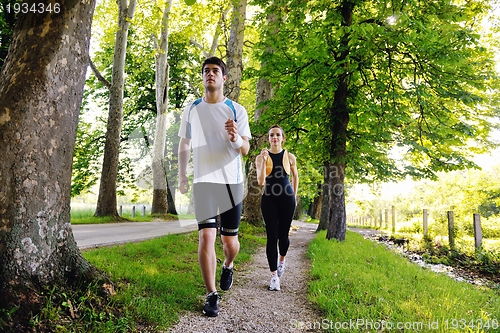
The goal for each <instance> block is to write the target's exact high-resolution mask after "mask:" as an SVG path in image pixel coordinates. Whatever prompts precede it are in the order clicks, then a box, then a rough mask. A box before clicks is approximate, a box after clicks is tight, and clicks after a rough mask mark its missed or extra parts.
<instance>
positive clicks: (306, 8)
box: [261, 0, 499, 240]
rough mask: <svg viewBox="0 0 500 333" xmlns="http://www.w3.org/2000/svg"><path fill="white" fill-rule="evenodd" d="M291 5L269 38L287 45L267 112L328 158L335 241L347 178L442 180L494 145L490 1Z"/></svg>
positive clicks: (273, 73) (279, 47) (306, 152)
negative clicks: (485, 21) (486, 35)
mask: <svg viewBox="0 0 500 333" xmlns="http://www.w3.org/2000/svg"><path fill="white" fill-rule="evenodd" d="M280 4H281V5H282V6H284V7H286V8H288V9H289V11H288V15H287V18H286V20H285V21H283V22H281V25H280V26H279V32H278V34H277V35H276V36H272V38H266V42H265V43H263V45H262V46H261V49H263V48H265V47H267V46H268V45H274V46H275V48H276V52H274V53H273V54H272V55H266V60H267V61H268V62H269V64H270V66H268V67H266V68H268V71H267V74H266V77H268V78H269V79H270V80H271V82H272V83H273V84H274V85H277V84H279V87H280V89H279V90H277V91H276V93H275V96H274V97H273V99H272V101H271V104H270V105H271V107H272V108H273V109H274V114H273V115H272V118H271V116H270V115H263V117H265V118H266V119H262V120H263V121H267V122H276V120H277V119H278V120H281V122H282V123H283V124H284V125H285V126H289V127H290V128H294V127H295V128H297V132H296V138H295V140H296V142H299V143H300V145H301V147H302V148H300V147H298V149H300V152H299V153H298V155H299V156H301V157H302V156H304V157H307V158H308V159H310V160H314V161H316V163H317V165H322V166H323V168H324V175H325V184H324V185H323V189H324V194H326V195H324V197H323V208H324V209H325V208H326V209H328V211H322V215H323V216H324V217H325V218H326V219H327V220H328V232H327V238H329V239H331V238H335V239H339V240H343V239H344V237H345V198H344V197H345V187H346V180H349V181H351V182H373V181H378V180H388V179H400V178H402V177H405V176H407V175H408V176H412V177H414V178H425V177H428V178H429V177H430V178H432V177H435V173H436V171H445V170H456V169H462V168H470V167H475V164H474V163H473V162H472V160H471V152H477V151H481V150H483V151H484V150H485V149H488V148H490V147H491V146H492V145H491V142H490V139H489V138H488V134H489V132H490V130H491V128H492V125H491V122H490V120H491V119H492V117H495V116H498V111H497V110H498V109H497V108H496V107H497V106H498V100H497V98H496V97H495V95H494V94H491V91H495V89H498V83H499V82H498V78H497V75H496V74H495V70H494V61H493V56H492V53H491V49H490V48H489V47H490V45H491V44H494V43H496V42H495V40H487V41H483V40H482V39H481V35H480V34H479V30H478V29H479V28H480V27H479V25H478V24H477V22H478V20H479V19H480V18H481V17H482V16H483V15H484V14H485V13H486V12H487V10H488V2H487V1H482V0H476V1H468V2H465V3H451V2H449V1H445V0H442V1H434V2H421V1H416V0H415V1H385V0H380V1H368V0H358V1H354V0H344V1H340V2H321V3H319V2H314V1H299V0H297V1H295V0H291V1H280ZM395 147H397V148H398V152H397V154H396V153H395Z"/></svg>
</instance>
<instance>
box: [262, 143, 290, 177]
mask: <svg viewBox="0 0 500 333" xmlns="http://www.w3.org/2000/svg"><path fill="white" fill-rule="evenodd" d="M288 154H289V153H288V152H287V151H286V150H283V159H282V164H283V170H285V172H286V174H287V175H289V174H290V172H291V170H290V158H289V156H288ZM265 162H266V177H267V176H269V175H270V174H271V172H272V171H273V159H272V158H271V156H269V155H268V156H267V157H266V161H265Z"/></svg>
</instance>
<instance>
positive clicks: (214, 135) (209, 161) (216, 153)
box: [179, 98, 251, 184]
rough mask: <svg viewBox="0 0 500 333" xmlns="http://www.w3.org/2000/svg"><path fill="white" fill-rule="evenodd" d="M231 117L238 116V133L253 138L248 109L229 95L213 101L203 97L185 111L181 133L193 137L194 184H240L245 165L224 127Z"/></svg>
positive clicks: (189, 137) (235, 117) (180, 134)
mask: <svg viewBox="0 0 500 333" xmlns="http://www.w3.org/2000/svg"><path fill="white" fill-rule="evenodd" d="M228 119H233V120H234V119H236V122H237V124H238V134H239V135H240V136H246V137H248V138H249V139H250V138H251V134H250V127H249V124H248V115H247V111H246V110H245V108H244V107H243V106H242V105H240V104H238V103H236V102H234V101H231V100H229V99H227V98H225V99H224V101H222V102H220V103H215V104H210V103H206V102H205V101H203V100H196V101H194V102H192V103H189V104H188V105H187V106H186V107H185V109H184V112H183V113H182V120H181V126H180V129H179V136H180V137H181V138H186V139H191V147H192V149H193V162H194V181H193V182H194V183H199V182H208V183H218V184H239V183H242V182H243V167H242V161H241V156H240V154H239V150H237V149H234V148H233V147H231V144H230V142H229V136H228V135H227V132H226V130H225V129H224V124H225V123H226V121H227V120H228Z"/></svg>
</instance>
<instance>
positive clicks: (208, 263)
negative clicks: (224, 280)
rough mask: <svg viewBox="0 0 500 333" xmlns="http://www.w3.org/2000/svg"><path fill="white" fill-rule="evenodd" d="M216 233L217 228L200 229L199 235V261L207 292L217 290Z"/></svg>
mask: <svg viewBox="0 0 500 333" xmlns="http://www.w3.org/2000/svg"><path fill="white" fill-rule="evenodd" d="M216 235H217V229H215V228H204V229H200V230H199V235H198V237H199V242H198V262H199V264H200V268H201V275H202V276H203V281H204V282H205V288H206V289H207V293H211V292H212V291H217V289H216V287H215V272H216V270H217V258H216V255H215V237H216Z"/></svg>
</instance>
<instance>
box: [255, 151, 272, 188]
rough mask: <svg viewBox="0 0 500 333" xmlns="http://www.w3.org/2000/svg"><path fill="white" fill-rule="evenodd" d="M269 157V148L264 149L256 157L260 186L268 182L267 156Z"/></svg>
mask: <svg viewBox="0 0 500 333" xmlns="http://www.w3.org/2000/svg"><path fill="white" fill-rule="evenodd" d="M268 157H269V152H268V151H267V149H262V150H261V152H260V154H259V155H257V157H256V158H255V168H256V169H257V183H259V185H260V186H262V185H264V183H265V182H266V158H268Z"/></svg>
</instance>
